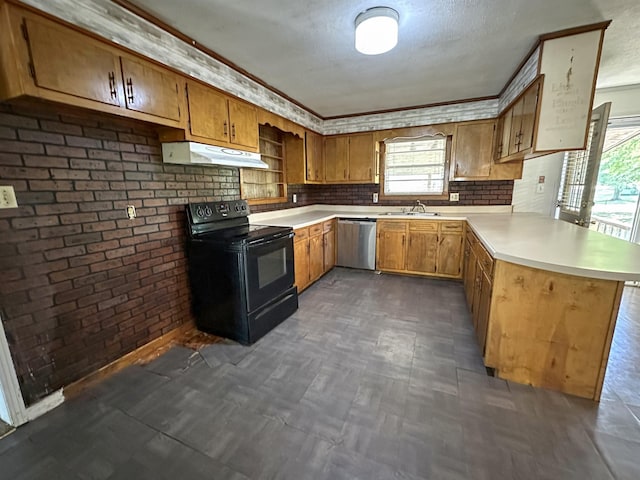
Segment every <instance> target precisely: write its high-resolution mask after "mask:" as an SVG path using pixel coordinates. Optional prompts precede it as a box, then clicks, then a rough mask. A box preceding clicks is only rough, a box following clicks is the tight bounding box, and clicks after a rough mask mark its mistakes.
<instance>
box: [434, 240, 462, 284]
mask: <svg viewBox="0 0 640 480" xmlns="http://www.w3.org/2000/svg"><path fill="white" fill-rule="evenodd" d="M462 242H463V239H462V235H461V234H456V233H444V232H442V233H440V245H439V246H438V273H439V274H440V275H451V276H453V277H459V276H460V273H462V272H461V268H462Z"/></svg>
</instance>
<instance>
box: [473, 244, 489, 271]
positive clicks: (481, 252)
mask: <svg viewBox="0 0 640 480" xmlns="http://www.w3.org/2000/svg"><path fill="white" fill-rule="evenodd" d="M475 252H476V256H477V257H478V262H479V263H480V266H481V267H482V269H483V270H484V271H485V273H486V274H487V276H488V277H489V278H491V277H492V276H493V257H492V256H491V255H489V252H487V250H486V248H484V246H483V245H482V244H481V243H480V242H478V243H476V246H475Z"/></svg>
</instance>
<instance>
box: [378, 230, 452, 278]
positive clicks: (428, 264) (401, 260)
mask: <svg viewBox="0 0 640 480" xmlns="http://www.w3.org/2000/svg"><path fill="white" fill-rule="evenodd" d="M463 235H464V222H462V221H443V220H379V221H378V223H377V246H376V268H377V269H378V270H383V271H388V272H398V273H411V274H416V275H431V276H438V277H449V278H461V277H462V259H463V256H462V253H463V252H462V246H463V239H464V236H463Z"/></svg>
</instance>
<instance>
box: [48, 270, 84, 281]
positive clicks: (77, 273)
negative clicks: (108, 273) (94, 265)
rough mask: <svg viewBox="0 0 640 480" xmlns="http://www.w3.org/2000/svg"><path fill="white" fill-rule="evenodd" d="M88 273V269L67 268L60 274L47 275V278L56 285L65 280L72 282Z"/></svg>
mask: <svg viewBox="0 0 640 480" xmlns="http://www.w3.org/2000/svg"><path fill="white" fill-rule="evenodd" d="M88 273H89V268H88V267H76V268H68V269H66V270H63V271H61V272H56V273H51V274H49V278H50V279H51V281H52V282H54V283H58V282H62V281H65V280H73V279H75V278H78V277H82V276H84V275H87V274H88Z"/></svg>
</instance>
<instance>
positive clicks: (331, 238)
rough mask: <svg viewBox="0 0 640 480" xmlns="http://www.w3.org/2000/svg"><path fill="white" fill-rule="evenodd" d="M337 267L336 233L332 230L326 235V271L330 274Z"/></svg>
mask: <svg viewBox="0 0 640 480" xmlns="http://www.w3.org/2000/svg"><path fill="white" fill-rule="evenodd" d="M335 265H336V231H335V229H332V230H331V231H330V232H327V233H325V234H324V271H325V272H328V271H329V270H331V269H332V268H333V267H335Z"/></svg>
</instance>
